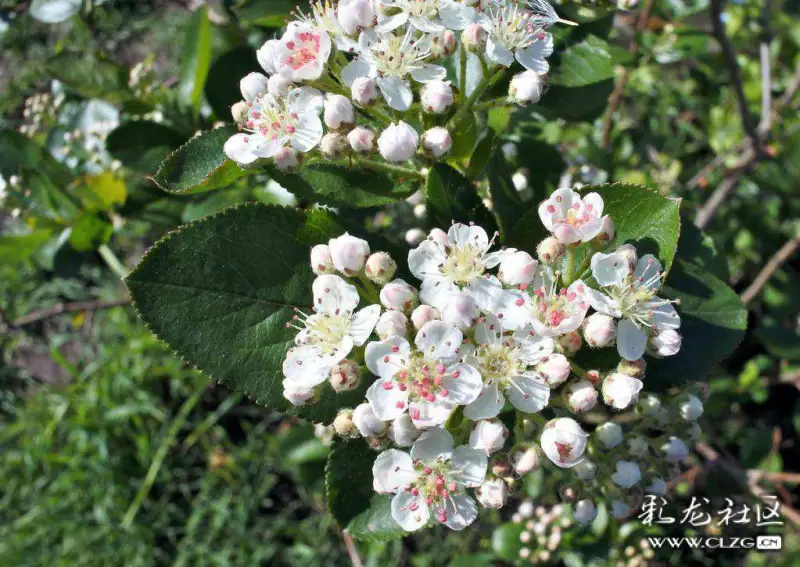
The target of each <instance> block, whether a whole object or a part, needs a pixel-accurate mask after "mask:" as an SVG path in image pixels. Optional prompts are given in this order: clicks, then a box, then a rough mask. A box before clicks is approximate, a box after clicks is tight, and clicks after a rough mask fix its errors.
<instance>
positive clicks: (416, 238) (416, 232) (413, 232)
mask: <svg viewBox="0 0 800 567" xmlns="http://www.w3.org/2000/svg"><path fill="white" fill-rule="evenodd" d="M405 239H406V243H407V244H408V245H409V246H418V245H419V243H420V242H422V241H423V240H425V231H424V230H422V229H421V228H411V229H409V230H407V231H406V234H405Z"/></svg>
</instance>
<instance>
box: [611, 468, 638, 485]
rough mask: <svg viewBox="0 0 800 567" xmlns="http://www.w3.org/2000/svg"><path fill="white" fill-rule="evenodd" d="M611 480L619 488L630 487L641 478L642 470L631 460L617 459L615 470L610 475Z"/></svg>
mask: <svg viewBox="0 0 800 567" xmlns="http://www.w3.org/2000/svg"><path fill="white" fill-rule="evenodd" d="M611 480H612V482H613V483H614V484H616V485H617V486H619V487H620V488H625V489H627V488H631V487H632V486H634V485H635V484H638V482H639V481H640V480H642V471H641V469H640V468H639V465H637V464H636V463H634V462H633V461H617V470H616V471H615V472H614V474H612V475H611Z"/></svg>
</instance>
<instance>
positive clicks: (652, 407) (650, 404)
mask: <svg viewBox="0 0 800 567" xmlns="http://www.w3.org/2000/svg"><path fill="white" fill-rule="evenodd" d="M638 407H639V411H640V412H641V414H642V415H643V416H645V417H653V416H654V415H656V414H657V413H658V411H659V410H660V409H661V400H659V399H658V396H656V395H655V394H645V395H644V396H643V397H642V399H641V400H639V406H638Z"/></svg>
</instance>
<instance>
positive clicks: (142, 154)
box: [106, 120, 185, 173]
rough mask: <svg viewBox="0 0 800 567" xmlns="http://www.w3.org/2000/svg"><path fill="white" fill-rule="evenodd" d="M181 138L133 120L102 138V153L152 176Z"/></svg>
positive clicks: (160, 126) (154, 124) (160, 127)
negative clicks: (103, 144) (103, 147)
mask: <svg viewBox="0 0 800 567" xmlns="http://www.w3.org/2000/svg"><path fill="white" fill-rule="evenodd" d="M184 141H185V139H184V137H183V136H182V135H181V134H180V133H178V132H176V131H175V130H173V129H172V128H170V127H169V126H165V125H163V124H158V123H157V122H150V121H148V120H135V121H132V122H126V123H124V124H120V125H119V126H118V127H117V128H115V129H114V130H113V131H112V132H111V133H110V134H109V135H108V138H106V149H107V150H108V152H109V153H110V154H111V155H112V156H113V157H114V158H116V159H118V160H119V161H121V162H122V164H123V165H124V166H126V167H129V168H131V169H133V170H135V171H140V172H142V173H153V172H154V171H155V170H156V169H158V166H159V164H160V163H161V162H162V161H164V159H166V157H167V156H168V155H169V153H170V152H171V151H173V150H174V149H175V148H177V147H179V146H180V145H181V144H182V143H183V142H184Z"/></svg>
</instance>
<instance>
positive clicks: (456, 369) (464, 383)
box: [442, 364, 483, 406]
mask: <svg viewBox="0 0 800 567" xmlns="http://www.w3.org/2000/svg"><path fill="white" fill-rule="evenodd" d="M456 376H457V377H456ZM442 386H444V388H445V389H446V390H447V401H448V402H449V403H451V404H455V405H458V406H465V405H467V404H471V403H472V402H474V401H475V400H476V399H477V398H478V396H479V395H480V393H481V390H482V388H483V382H482V381H481V375H480V374H479V373H478V371H477V370H476V369H475V368H474V367H473V366H470V365H469V364H456V365H455V366H451V367H450V368H448V369H447V375H446V376H445V377H444V378H443V379H442Z"/></svg>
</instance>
